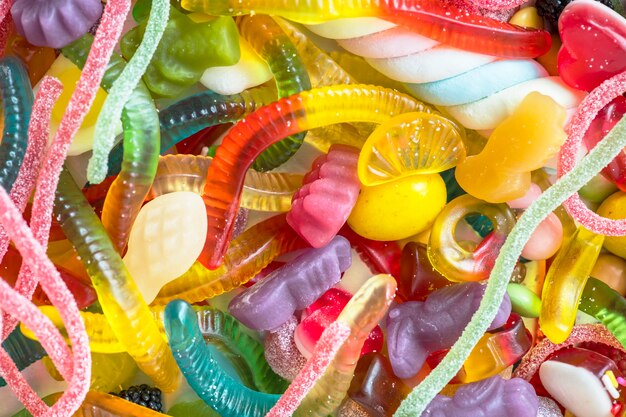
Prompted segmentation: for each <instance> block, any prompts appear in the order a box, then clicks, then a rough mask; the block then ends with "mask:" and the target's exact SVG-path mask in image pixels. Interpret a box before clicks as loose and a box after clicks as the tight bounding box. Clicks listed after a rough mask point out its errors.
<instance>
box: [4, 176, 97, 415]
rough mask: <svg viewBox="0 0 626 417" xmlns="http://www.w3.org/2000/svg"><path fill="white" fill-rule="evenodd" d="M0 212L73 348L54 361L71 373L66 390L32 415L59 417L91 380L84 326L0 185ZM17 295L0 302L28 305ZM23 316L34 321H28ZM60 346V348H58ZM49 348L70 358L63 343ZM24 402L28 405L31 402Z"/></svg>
mask: <svg viewBox="0 0 626 417" xmlns="http://www.w3.org/2000/svg"><path fill="white" fill-rule="evenodd" d="M0 213H1V214H0V225H2V226H3V227H4V228H5V230H6V231H7V234H8V235H9V237H10V238H11V239H12V240H13V243H14V244H15V246H16V247H17V249H18V250H19V251H20V253H21V254H22V258H23V262H24V263H25V264H27V265H28V266H29V267H30V268H31V269H32V270H33V271H34V272H35V274H36V275H37V276H38V277H39V278H40V280H41V285H42V287H43V289H44V291H45V293H46V294H47V295H48V298H50V301H51V302H52V304H53V305H54V306H56V307H57V309H58V310H59V313H60V315H61V318H62V319H63V323H64V325H65V328H66V330H67V333H68V336H69V338H70V341H71V343H72V348H73V363H70V362H68V361H67V360H57V362H58V363H57V366H58V367H59V371H60V372H61V374H62V375H63V376H64V377H66V375H67V376H69V375H71V378H70V379H69V381H68V382H69V386H68V388H67V390H66V391H65V393H64V394H63V396H62V397H61V399H60V400H59V401H57V403H56V404H55V405H54V406H52V408H50V411H49V412H46V413H45V414H35V413H33V415H36V416H38V415H41V416H43V415H45V416H59V417H60V416H69V415H72V414H73V413H74V412H75V411H76V410H77V409H78V407H80V404H81V403H82V401H83V400H84V399H85V396H86V395H87V391H88V390H89V383H90V379H91V354H90V351H89V341H88V338H87V333H86V331H85V325H84V323H83V321H82V319H81V317H80V314H79V310H78V306H77V305H76V301H75V300H74V298H73V296H72V294H71V293H70V291H69V290H68V288H67V286H66V285H65V283H64V282H63V280H62V279H61V275H60V274H59V271H57V270H56V268H55V267H54V265H53V264H52V262H51V261H50V259H49V258H48V257H47V256H46V252H45V250H44V248H43V247H42V246H41V245H40V244H39V243H38V242H37V240H36V239H35V236H34V235H33V233H32V231H31V230H30V229H29V228H28V226H27V225H26V222H25V221H24V219H23V218H22V215H21V213H20V212H19V210H18V209H17V207H15V205H14V204H13V202H12V201H11V198H10V197H9V195H8V194H7V192H6V190H4V188H1V187H0ZM20 297H21V296H18V297H11V296H10V294H8V296H7V297H1V298H2V300H1V302H2V303H10V302H11V301H12V302H14V303H15V305H16V306H18V305H19V306H24V305H29V304H30V303H27V302H26V303H25V302H24V301H23V298H21V299H20ZM16 306H14V307H11V306H9V307H8V309H7V308H6V307H4V306H3V308H5V309H7V311H11V313H15V312H16V311H15V308H16ZM33 307H34V306H33ZM18 319H20V320H22V321H24V322H25V324H26V325H27V326H29V328H30V329H31V330H33V331H41V330H40V329H41V326H42V322H41V320H35V318H33V317H18ZM25 319H29V321H30V320H34V321H33V322H29V321H27V320H25ZM38 336H39V335H38ZM44 338H45V337H44ZM40 340H43V339H40ZM59 343H60V341H59ZM61 345H62V346H63V347H61ZM49 349H50V350H48V354H50V355H51V357H52V358H55V357H56V358H57V359H59V358H60V357H61V356H67V357H68V358H69V357H70V355H69V353H65V349H67V346H66V345H65V344H64V343H61V344H60V345H55V346H50V347H49ZM19 395H20V393H18V396H19ZM24 405H26V406H27V407H28V406H29V405H30V403H28V404H24ZM33 411H36V410H33Z"/></svg>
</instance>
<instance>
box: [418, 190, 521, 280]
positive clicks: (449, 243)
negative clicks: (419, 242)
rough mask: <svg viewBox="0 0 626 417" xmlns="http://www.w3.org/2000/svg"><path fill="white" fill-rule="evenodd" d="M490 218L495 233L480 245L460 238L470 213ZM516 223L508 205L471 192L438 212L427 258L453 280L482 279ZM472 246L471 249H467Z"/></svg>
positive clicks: (485, 276)
mask: <svg viewBox="0 0 626 417" xmlns="http://www.w3.org/2000/svg"><path fill="white" fill-rule="evenodd" d="M475 213H480V214H482V215H483V216H485V217H487V218H488V219H489V221H490V222H491V224H492V226H495V229H494V231H493V232H491V233H489V234H488V235H487V236H486V237H485V239H483V240H482V242H480V244H479V245H478V246H476V244H475V243H474V242H471V241H470V242H467V241H461V242H459V241H457V239H456V235H455V232H456V229H457V227H458V224H459V222H461V221H462V220H463V219H464V218H465V217H466V216H468V215H470V214H475ZM514 225H515V218H514V217H513V213H512V211H511V209H510V208H509V207H508V206H507V205H506V204H490V203H487V202H485V201H482V200H479V199H477V198H475V197H472V196H471V195H469V194H466V195H462V196H460V197H457V198H456V199H454V200H453V201H451V202H450V203H448V204H447V205H446V206H445V207H444V209H443V210H442V211H441V213H439V215H438V216H437V218H436V219H435V223H434V224H433V228H432V231H431V233H430V239H429V241H428V258H429V259H430V262H431V263H432V265H433V267H434V268H435V269H436V270H437V271H439V272H440V273H441V274H442V275H443V276H445V277H446V278H447V279H449V280H451V281H480V280H483V279H485V278H487V277H488V276H489V272H490V271H491V268H492V267H493V263H494V262H495V258H494V256H495V253H496V251H497V250H498V248H500V247H501V246H502V244H503V243H504V240H505V239H506V237H507V235H508V234H509V232H510V231H511V229H512V228H513V226H514ZM468 247H469V249H468Z"/></svg>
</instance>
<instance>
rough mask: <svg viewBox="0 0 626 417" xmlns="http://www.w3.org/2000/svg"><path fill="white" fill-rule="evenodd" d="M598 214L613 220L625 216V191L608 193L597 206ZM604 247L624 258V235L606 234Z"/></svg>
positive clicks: (625, 237)
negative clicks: (607, 196)
mask: <svg viewBox="0 0 626 417" xmlns="http://www.w3.org/2000/svg"><path fill="white" fill-rule="evenodd" d="M598 215H599V216H602V217H606V218H607V219H614V220H616V219H624V218H626V193H624V192H622V191H618V192H616V193H615V194H612V195H610V196H609V198H607V199H606V200H604V202H602V204H601V205H600V207H599V208H598ZM604 248H605V249H606V250H608V251H609V252H611V253H614V254H615V255H617V256H620V257H622V258H624V259H626V236H607V237H606V238H605V239H604ZM596 278H599V277H596Z"/></svg>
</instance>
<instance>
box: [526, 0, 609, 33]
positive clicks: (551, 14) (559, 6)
mask: <svg viewBox="0 0 626 417" xmlns="http://www.w3.org/2000/svg"><path fill="white" fill-rule="evenodd" d="M596 1H598V2H600V3H602V4H604V5H605V6H607V7H610V8H611V9H613V10H615V9H614V7H613V2H612V1H611V0H596ZM571 2H572V0H537V4H536V5H535V6H536V7H537V12H538V13H539V16H542V17H544V18H545V19H546V20H547V21H548V22H550V26H551V27H552V30H553V31H554V32H556V31H557V30H558V29H557V28H558V22H559V16H561V13H562V12H563V9H564V8H565V6H567V5H568V4H570V3H571Z"/></svg>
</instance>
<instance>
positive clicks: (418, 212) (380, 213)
mask: <svg viewBox="0 0 626 417" xmlns="http://www.w3.org/2000/svg"><path fill="white" fill-rule="evenodd" d="M445 204H446V186H445V183H444V182H443V180H442V179H441V177H440V176H439V175H438V174H428V175H412V176H407V177H402V178H399V179H397V180H394V181H390V182H386V183H383V184H379V185H374V186H370V187H368V186H363V187H362V188H361V194H360V195H359V198H358V199H357V201H356V204H355V206H354V208H353V210H352V213H351V214H350V217H349V218H348V224H349V225H350V227H351V228H352V229H353V230H354V231H355V232H357V233H358V234H360V235H361V236H364V237H366V238H369V239H374V240H398V239H405V238H407V237H409V236H413V235H416V234H418V233H420V232H423V231H424V230H426V229H428V228H429V227H430V226H431V225H432V224H433V222H434V221H435V217H437V215H438V214H439V212H440V211H441V209H442V208H443V206H444V205H445Z"/></svg>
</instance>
